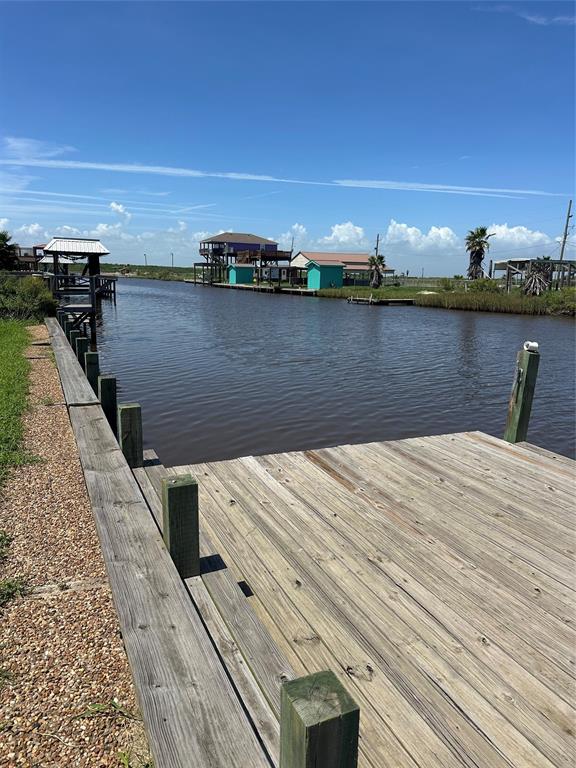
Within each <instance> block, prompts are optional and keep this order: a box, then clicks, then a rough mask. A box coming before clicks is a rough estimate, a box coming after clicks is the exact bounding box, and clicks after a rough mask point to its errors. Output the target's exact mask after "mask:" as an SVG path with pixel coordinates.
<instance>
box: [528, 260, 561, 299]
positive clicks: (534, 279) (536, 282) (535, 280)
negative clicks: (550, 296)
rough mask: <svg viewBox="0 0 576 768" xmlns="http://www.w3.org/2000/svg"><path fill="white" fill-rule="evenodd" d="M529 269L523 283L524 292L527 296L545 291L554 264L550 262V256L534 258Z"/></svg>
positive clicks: (538, 294)
mask: <svg viewBox="0 0 576 768" xmlns="http://www.w3.org/2000/svg"><path fill="white" fill-rule="evenodd" d="M529 269H530V271H529V273H528V276H527V277H526V282H525V283H524V293H525V294H526V295H527V296H540V294H541V293H544V291H547V290H548V289H549V288H550V285H551V284H552V275H553V274H554V265H553V264H552V263H551V262H550V256H544V258H542V259H536V261H533V262H532V263H531V264H530V268H529Z"/></svg>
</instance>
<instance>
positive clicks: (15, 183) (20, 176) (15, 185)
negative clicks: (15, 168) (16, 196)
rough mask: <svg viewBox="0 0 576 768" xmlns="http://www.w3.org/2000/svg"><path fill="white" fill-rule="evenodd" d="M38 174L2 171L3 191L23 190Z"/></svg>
mask: <svg viewBox="0 0 576 768" xmlns="http://www.w3.org/2000/svg"><path fill="white" fill-rule="evenodd" d="M35 179H36V176H30V175H28V174H26V173H10V172H8V171H0V189H1V190H2V191H3V192H12V193H14V192H21V191H22V190H24V189H26V187H28V185H29V184H31V183H32V182H33V181H35Z"/></svg>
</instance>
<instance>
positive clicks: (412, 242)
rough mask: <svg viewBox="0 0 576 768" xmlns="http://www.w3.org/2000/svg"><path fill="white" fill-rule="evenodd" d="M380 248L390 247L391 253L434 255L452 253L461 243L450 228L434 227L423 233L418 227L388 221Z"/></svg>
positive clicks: (392, 220) (391, 220)
mask: <svg viewBox="0 0 576 768" xmlns="http://www.w3.org/2000/svg"><path fill="white" fill-rule="evenodd" d="M382 246H383V248H387V247H390V248H391V249H392V252H393V253H394V252H397V253H398V252H399V253H413V254H423V255H434V254H438V253H454V252H455V251H456V250H458V249H459V248H460V247H461V241H460V240H459V238H458V237H457V235H456V233H455V232H454V231H453V230H452V229H450V227H435V226H434V227H430V229H429V230H428V232H423V231H422V230H421V229H418V227H413V226H409V225H408V224H404V223H401V222H398V221H395V220H394V219H390V223H389V225H388V229H387V230H386V234H385V236H384V239H383V243H382Z"/></svg>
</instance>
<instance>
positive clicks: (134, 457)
mask: <svg viewBox="0 0 576 768" xmlns="http://www.w3.org/2000/svg"><path fill="white" fill-rule="evenodd" d="M118 442H119V443H120V448H121V449H122V453H123V454H124V458H125V459H126V461H127V462H128V466H129V467H132V469H134V468H135V467H143V466H144V449H143V445H142V409H141V408H140V406H139V404H138V403H126V404H125V405H119V406H118Z"/></svg>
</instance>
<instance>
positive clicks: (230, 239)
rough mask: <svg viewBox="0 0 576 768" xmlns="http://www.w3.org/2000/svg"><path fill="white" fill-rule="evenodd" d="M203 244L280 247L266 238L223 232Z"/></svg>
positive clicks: (246, 233) (242, 233)
mask: <svg viewBox="0 0 576 768" xmlns="http://www.w3.org/2000/svg"><path fill="white" fill-rule="evenodd" d="M200 242H201V243H246V244H255V245H278V243H277V242H276V241H275V240H268V239H267V238H266V237H260V236H259V235H252V234H250V233H248V232H222V233H221V234H220V235H213V236H212V237H207V238H206V240H201V241H200Z"/></svg>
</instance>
